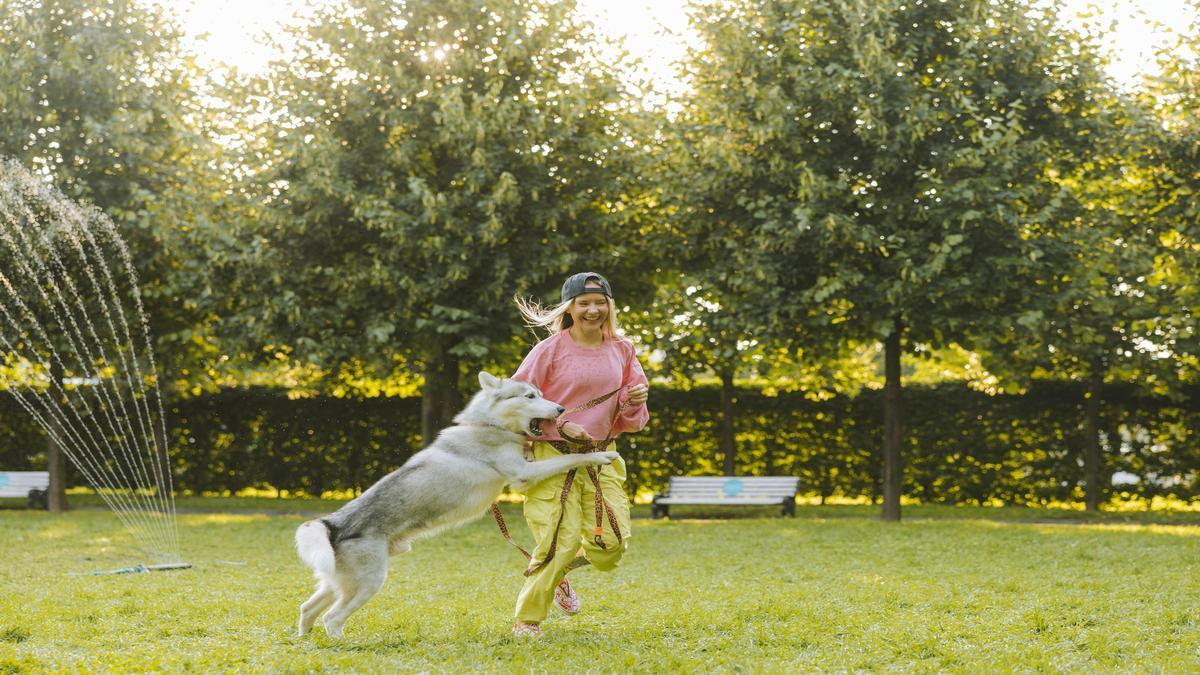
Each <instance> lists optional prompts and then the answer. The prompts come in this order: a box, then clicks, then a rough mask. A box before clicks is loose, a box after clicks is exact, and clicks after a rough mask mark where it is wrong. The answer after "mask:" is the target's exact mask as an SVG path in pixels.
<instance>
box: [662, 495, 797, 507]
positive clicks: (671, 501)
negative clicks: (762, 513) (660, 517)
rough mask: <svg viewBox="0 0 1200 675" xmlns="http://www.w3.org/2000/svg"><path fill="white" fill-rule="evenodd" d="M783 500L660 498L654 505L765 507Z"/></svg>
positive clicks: (761, 498) (760, 498)
mask: <svg viewBox="0 0 1200 675" xmlns="http://www.w3.org/2000/svg"><path fill="white" fill-rule="evenodd" d="M783 499H786V497H781V498H779V499H772V498H768V497H759V498H755V497H720V498H713V499H701V498H692V497H660V498H659V499H658V500H657V502H656V503H658V504H712V505H715V506H720V505H723V504H724V505H729V506H750V505H755V504H762V505H765V506H775V505H777V504H779V503H780V502H781V501H782V500H783Z"/></svg>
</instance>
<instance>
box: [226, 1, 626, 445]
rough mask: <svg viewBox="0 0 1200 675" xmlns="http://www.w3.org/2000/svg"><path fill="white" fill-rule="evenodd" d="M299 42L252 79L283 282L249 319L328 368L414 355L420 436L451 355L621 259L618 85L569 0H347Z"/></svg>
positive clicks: (475, 348) (392, 362) (269, 227)
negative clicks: (519, 301)
mask: <svg viewBox="0 0 1200 675" xmlns="http://www.w3.org/2000/svg"><path fill="white" fill-rule="evenodd" d="M295 37H296V38H297V39H298V46H297V53H296V54H295V57H294V58H291V59H289V60H288V61H286V62H279V63H277V64H275V66H274V70H273V71H272V73H271V74H270V77H269V78H268V79H266V80H264V81H262V82H259V83H258V86H259V89H258V92H259V95H260V96H261V99H260V100H261V101H262V102H263V106H264V108H263V109H264V112H266V113H267V114H269V122H268V124H267V125H265V126H264V127H263V130H264V132H266V131H268V130H269V136H267V137H266V138H267V142H266V143H264V144H263V152H264V155H263V156H262V157H261V158H251V160H250V162H251V163H252V164H253V163H255V162H259V163H261V165H262V166H263V167H264V170H263V172H262V173H261V177H262V185H264V186H267V188H268V190H269V192H268V196H269V199H270V202H269V208H270V211H269V213H268V217H267V219H266V221H265V223H264V225H265V227H264V228H263V229H262V230H261V232H259V236H260V237H262V239H263V241H264V244H263V251H262V263H263V265H265V267H260V268H259V269H266V270H273V271H274V273H273V276H274V279H273V283H272V284H271V285H270V286H269V287H268V288H264V289H260V291H259V292H258V293H256V294H254V295H253V297H252V299H251V302H252V303H255V304H256V306H253V307H247V308H246V309H245V314H244V317H243V321H245V323H246V325H247V326H248V331H249V332H250V333H251V334H252V335H254V336H255V337H256V338H258V339H259V340H260V341H261V342H263V343H271V342H275V343H277V344H278V343H284V344H290V345H292V346H294V347H295V348H296V349H297V353H302V354H303V355H304V358H306V359H309V360H312V361H314V362H317V363H320V364H322V365H323V366H326V367H329V368H336V367H337V366H338V364H344V363H347V362H349V361H353V360H356V359H358V360H363V361H366V362H368V363H370V364H373V365H375V366H376V367H378V368H382V369H384V371H385V372H386V371H388V370H390V369H392V368H395V367H397V366H400V367H408V366H411V367H413V368H416V369H418V370H419V371H420V372H421V373H422V374H423V376H424V389H423V390H422V400H423V409H422V419H423V425H422V428H423V432H424V434H425V438H426V440H428V439H429V438H430V435H431V434H432V433H433V432H434V431H436V430H437V429H438V428H440V427H441V426H442V425H444V424H446V423H448V422H449V420H450V417H451V416H452V415H453V414H454V412H456V410H457V408H458V406H459V403H460V396H459V395H458V381H459V377H460V371H461V370H462V365H463V364H464V363H479V362H482V361H484V360H485V359H486V358H488V357H489V355H491V354H493V353H494V351H495V349H496V346H497V345H498V344H499V345H516V344H518V343H517V342H516V340H515V336H516V335H517V334H518V331H519V330H520V328H519V322H518V321H517V320H515V317H516V313H515V311H514V309H513V306H512V302H511V298H512V297H513V295H514V294H527V293H531V292H536V293H538V294H539V295H541V296H542V297H549V298H551V299H552V298H553V297H554V296H556V295H557V293H547V291H549V290H550V289H556V288H557V283H558V282H559V281H561V278H562V277H563V276H564V273H565V272H567V271H568V270H572V269H578V268H591V269H597V271H601V272H604V271H611V269H612V268H614V267H616V268H620V267H621V266H622V265H625V264H626V262H625V261H624V260H623V259H621V258H620V257H619V254H620V253H621V248H620V247H618V248H617V249H616V250H615V251H614V250H613V243H614V242H617V241H618V240H619V238H620V236H621V233H622V229H621V225H622V224H623V223H624V222H625V221H626V220H627V217H628V216H627V214H625V213H624V209H625V208H626V206H627V204H628V203H629V202H630V200H631V197H630V192H629V190H631V189H632V188H630V187H628V186H633V185H636V181H637V178H638V173H637V169H636V167H635V166H634V164H633V159H632V158H633V156H634V153H633V150H632V149H631V147H630V145H632V141H631V139H630V138H629V137H628V124H627V118H628V116H629V106H630V103H629V101H628V100H627V99H626V92H625V85H623V84H622V83H621V81H620V80H619V79H618V77H617V74H616V72H615V70H614V69H613V68H612V67H610V66H609V65H606V64H604V63H602V62H601V61H600V60H599V59H598V58H597V55H596V54H595V53H594V51H593V47H592V45H591V43H590V42H589V38H590V37H591V36H590V34H589V31H588V29H587V27H586V26H585V25H584V24H583V23H582V22H581V21H580V20H579V19H578V18H577V17H576V15H575V13H574V4H573V3H571V2H563V3H559V2H532V3H525V2H515V1H510V2H502V3H484V2H481V1H479V0H453V1H451V2H428V1H422V2H386V3H378V2H366V1H365V0H362V1H360V0H354V1H349V2H344V3H340V4H338V5H337V6H334V7H330V8H327V9H324V10H322V11H320V12H319V13H318V15H317V17H316V19H315V20H314V21H313V22H312V23H311V25H308V26H306V27H303V28H301V29H299V30H298V32H297V33H296V34H295Z"/></svg>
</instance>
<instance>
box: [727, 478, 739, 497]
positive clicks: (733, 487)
mask: <svg viewBox="0 0 1200 675" xmlns="http://www.w3.org/2000/svg"><path fill="white" fill-rule="evenodd" d="M743 487H744V486H743V485H742V481H741V480H740V479H738V478H730V479H728V480H726V481H725V482H724V483H723V484H721V491H722V492H724V493H725V496H726V497H736V496H738V495H740V494H742V488H743Z"/></svg>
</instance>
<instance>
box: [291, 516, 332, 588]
mask: <svg viewBox="0 0 1200 675" xmlns="http://www.w3.org/2000/svg"><path fill="white" fill-rule="evenodd" d="M296 552H297V553H299V554H300V559H301V560H303V561H304V564H305V565H308V566H309V567H311V568H312V569H313V571H314V572H316V573H317V574H318V575H319V576H322V577H332V576H333V573H334V569H335V562H334V557H333V544H331V543H329V528H328V527H326V526H325V523H323V522H321V521H320V520H310V521H308V522H307V523H304V524H303V525H301V526H300V527H298V528H296Z"/></svg>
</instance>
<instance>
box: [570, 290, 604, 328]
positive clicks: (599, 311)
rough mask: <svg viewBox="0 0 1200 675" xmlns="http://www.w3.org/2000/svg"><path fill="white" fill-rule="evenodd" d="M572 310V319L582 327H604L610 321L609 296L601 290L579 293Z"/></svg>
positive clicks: (572, 304)
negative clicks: (600, 291)
mask: <svg viewBox="0 0 1200 675" xmlns="http://www.w3.org/2000/svg"><path fill="white" fill-rule="evenodd" d="M570 312H571V320H572V321H574V322H575V325H577V326H579V327H581V328H585V329H588V330H590V329H593V328H595V329H600V328H603V327H604V325H605V323H606V322H607V321H608V296H607V295H605V294H603V293H599V292H597V293H584V294H583V295H577V296H575V302H573V303H571V310H570Z"/></svg>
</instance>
